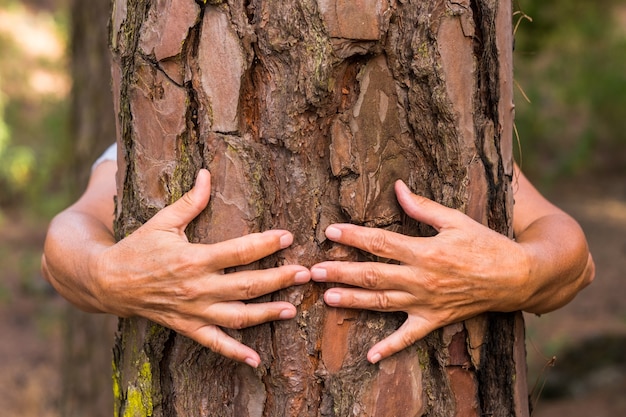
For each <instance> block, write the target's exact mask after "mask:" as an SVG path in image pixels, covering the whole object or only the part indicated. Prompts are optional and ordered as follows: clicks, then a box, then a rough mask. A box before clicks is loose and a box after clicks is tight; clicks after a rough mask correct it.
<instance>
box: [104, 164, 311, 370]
mask: <svg viewBox="0 0 626 417" xmlns="http://www.w3.org/2000/svg"><path fill="white" fill-rule="evenodd" d="M209 196H210V175H209V173H208V171H206V170H201V171H200V173H199V174H198V177H197V180H196V184H195V186H194V187H193V188H192V189H191V190H190V191H189V192H188V193H186V194H185V195H184V196H183V197H182V198H181V199H179V200H178V201H176V202H175V203H173V204H172V205H170V206H168V207H166V208H164V209H163V210H161V211H160V212H159V213H157V214H156V215H155V216H154V217H153V218H152V219H150V220H149V221H148V222H146V223H145V224H144V225H143V226H142V227H140V228H139V229H137V230H136V231H135V232H134V233H132V234H131V235H129V236H128V237H126V238H124V239H123V240H121V241H120V242H118V243H116V244H115V245H113V246H110V247H108V248H105V249H104V250H102V251H101V252H100V253H99V255H98V256H97V257H96V258H95V259H97V261H95V262H94V267H93V268H94V269H95V271H96V272H95V273H94V276H96V277H98V279H97V282H98V284H99V285H98V288H99V296H98V298H99V299H100V302H101V303H102V305H103V310H105V311H108V312H111V313H114V314H117V315H120V316H123V317H129V316H142V317H145V318H148V319H150V320H152V321H154V322H156V323H159V324H161V325H163V326H166V327H169V328H171V329H173V330H175V331H177V332H179V333H180V334H183V335H185V336H187V337H190V338H192V339H194V340H195V341H197V342H198V343H201V344H202V345H204V346H206V347H208V348H210V349H211V350H213V351H215V352H217V353H219V354H222V355H224V356H226V357H229V358H232V359H235V360H238V361H242V362H245V363H247V364H248V365H250V366H253V367H256V366H258V364H259V363H260V357H259V355H258V354H257V352H255V351H254V350H253V349H251V348H250V347H248V346H245V345H243V344H242V343H240V342H238V341H236V340H235V339H233V338H232V337H230V336H228V335H227V334H226V333H225V332H224V331H223V330H222V329H220V327H226V328H232V329H240V328H244V327H249V326H254V325H257V324H260V323H264V322H267V321H271V320H279V319H290V318H293V317H294V316H295V314H296V309H295V307H294V306H293V305H292V304H290V303H288V302H278V301H277V302H265V303H250V304H245V303H243V302H242V301H240V300H249V299H253V298H256V297H260V296H262V295H265V294H268V293H271V292H274V291H277V290H279V289H282V288H286V287H289V286H291V285H294V284H302V283H305V282H307V281H309V279H310V273H309V271H308V270H307V269H306V268H304V267H302V266H298V265H286V266H281V267H278V268H272V269H266V270H256V271H240V272H234V273H229V274H224V269H225V268H230V267H235V266H239V265H246V264H249V263H251V262H254V261H256V260H259V259H261V258H263V257H265V256H268V255H270V254H272V253H274V252H276V251H278V250H280V249H284V248H286V247H287V246H289V245H291V243H292V241H293V236H292V235H291V233H289V232H287V231H284V230H271V231H267V232H264V233H253V234H250V235H247V236H244V237H240V238H237V239H232V240H228V241H225V242H221V243H216V244H211V245H207V244H192V243H189V241H188V239H187V237H186V235H185V233H184V231H185V228H186V227H187V225H188V224H189V222H191V221H192V220H193V219H194V218H195V217H196V216H197V215H198V214H200V212H201V211H202V210H203V209H204V208H205V207H206V205H207V204H208V201H209Z"/></svg>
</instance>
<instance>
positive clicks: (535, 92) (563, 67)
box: [515, 0, 626, 179]
mask: <svg viewBox="0 0 626 417" xmlns="http://www.w3.org/2000/svg"><path fill="white" fill-rule="evenodd" d="M518 8H519V10H521V11H523V12H524V13H525V14H527V15H529V16H530V17H531V18H532V22H529V21H526V20H523V21H521V23H520V25H519V28H518V30H517V32H516V51H515V71H516V74H515V78H516V80H517V82H518V83H519V84H520V86H521V88H522V89H523V91H524V93H525V94H526V95H527V96H528V97H529V98H530V100H531V103H528V102H526V101H525V99H524V98H523V94H522V93H521V92H518V95H517V97H516V105H517V110H516V125H517V128H518V130H519V133H520V138H521V143H522V149H523V158H522V163H523V169H524V170H525V171H527V172H529V171H530V172H531V174H533V175H534V176H536V177H542V178H544V179H550V178H554V177H556V176H560V175H564V174H581V173H592V172H599V171H605V172H606V171H615V170H619V169H622V168H621V167H623V166H624V165H625V164H626V152H625V150H626V146H625V145H626V136H625V135H624V134H623V132H624V131H626V117H624V115H623V112H624V110H623V109H624V108H626V30H625V29H624V27H625V26H626V6H624V5H623V4H622V2H619V1H617V0H599V1H594V2H571V1H567V0H555V1H552V2H545V1H540V0H520V1H519V2H518ZM517 17H519V16H517ZM620 18H621V19H622V21H620V20H619V19H620ZM518 160H519V157H518Z"/></svg>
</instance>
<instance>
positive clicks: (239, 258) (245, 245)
mask: <svg viewBox="0 0 626 417" xmlns="http://www.w3.org/2000/svg"><path fill="white" fill-rule="evenodd" d="M254 249H255V247H254V244H253V243H252V242H241V243H239V244H238V245H237V246H236V247H235V252H234V261H235V262H236V264H237V265H248V264H249V263H251V262H253V261H255V260H256V259H255V256H254V254H255V250H254Z"/></svg>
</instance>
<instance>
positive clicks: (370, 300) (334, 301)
mask: <svg viewBox="0 0 626 417" xmlns="http://www.w3.org/2000/svg"><path fill="white" fill-rule="evenodd" d="M324 302H325V303H326V304H328V305H329V306H331V307H341V308H355V309H360V310H373V311H384V312H392V311H405V310H406V309H407V308H408V307H409V306H414V304H415V298H414V297H413V296H412V295H411V294H408V293H406V292H403V291H368V290H363V289H360V288H331V289H330V290H327V291H326V292H325V293H324Z"/></svg>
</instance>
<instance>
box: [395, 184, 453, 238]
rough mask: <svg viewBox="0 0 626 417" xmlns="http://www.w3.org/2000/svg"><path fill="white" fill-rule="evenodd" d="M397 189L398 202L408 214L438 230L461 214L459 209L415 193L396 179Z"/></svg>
mask: <svg viewBox="0 0 626 417" xmlns="http://www.w3.org/2000/svg"><path fill="white" fill-rule="evenodd" d="M395 190H396V197H397V199H398V202H399V203H400V206H402V209H403V210H404V211H405V213H406V214H408V215H409V216H410V217H411V218H413V219H415V220H417V221H419V222H422V223H426V224H428V225H430V226H432V227H434V228H435V230H437V231H438V232H439V231H441V229H443V228H445V227H446V226H448V225H449V224H450V222H451V221H452V220H453V219H455V218H456V216H458V215H459V214H461V212H459V211H458V210H454V209H451V208H449V207H446V206H443V205H441V204H439V203H436V202H434V201H433V200H430V199H428V198H426V197H422V196H419V195H416V194H413V193H412V192H411V190H409V187H407V185H406V184H405V183H404V182H403V181H401V180H398V181H396V183H395Z"/></svg>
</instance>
